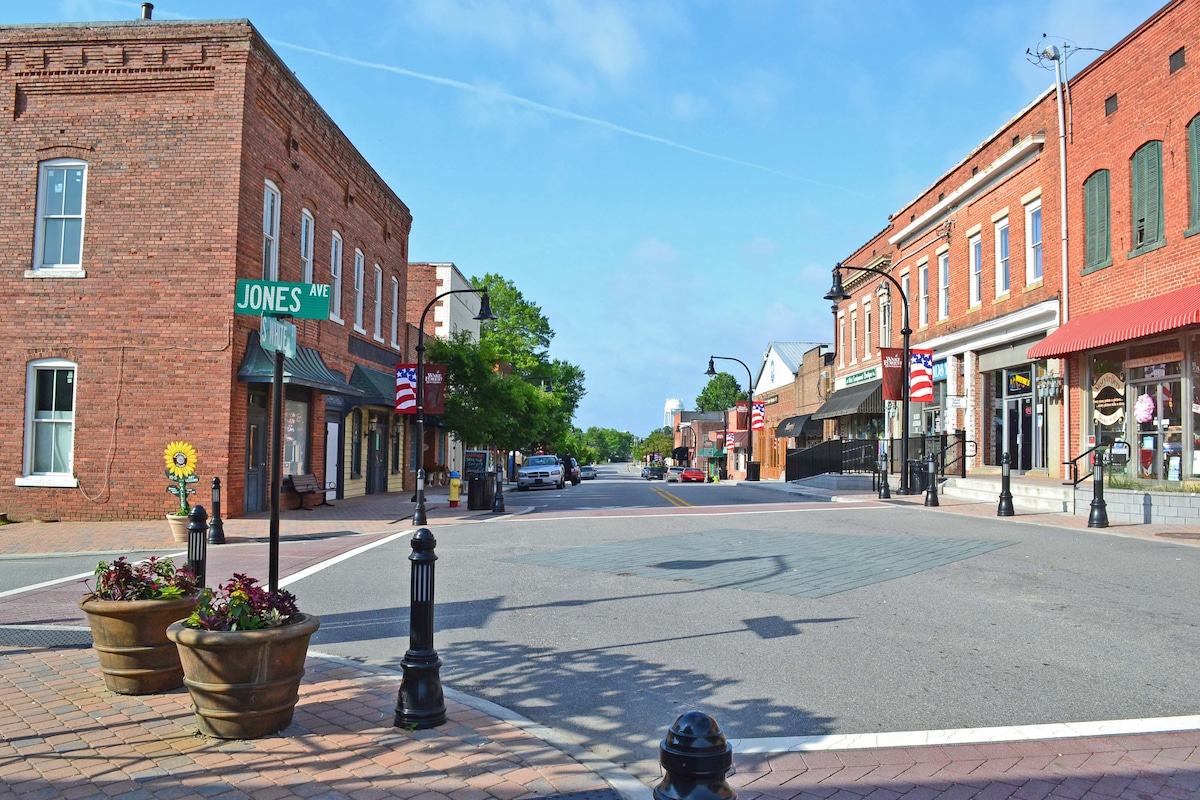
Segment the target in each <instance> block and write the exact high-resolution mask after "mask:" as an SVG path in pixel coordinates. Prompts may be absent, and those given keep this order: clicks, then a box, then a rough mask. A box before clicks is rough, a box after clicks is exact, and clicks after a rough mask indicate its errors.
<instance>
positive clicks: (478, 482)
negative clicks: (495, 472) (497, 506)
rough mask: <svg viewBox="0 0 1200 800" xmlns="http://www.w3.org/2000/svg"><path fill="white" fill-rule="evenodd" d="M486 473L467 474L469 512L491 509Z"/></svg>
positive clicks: (488, 481)
mask: <svg viewBox="0 0 1200 800" xmlns="http://www.w3.org/2000/svg"><path fill="white" fill-rule="evenodd" d="M490 477H491V476H489V475H488V474H487V473H486V472H468V473H467V508H469V509H470V510H471V511H486V510H488V509H490V508H491V507H492V500H491V493H490V492H489V491H488V489H490V488H491V485H492V484H491V481H490V480H488V479H489V478H490Z"/></svg>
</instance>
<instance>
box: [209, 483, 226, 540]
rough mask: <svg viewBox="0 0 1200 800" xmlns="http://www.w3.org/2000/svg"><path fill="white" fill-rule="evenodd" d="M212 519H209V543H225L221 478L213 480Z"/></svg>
mask: <svg viewBox="0 0 1200 800" xmlns="http://www.w3.org/2000/svg"><path fill="white" fill-rule="evenodd" d="M212 501H213V504H212V510H213V513H212V519H210V520H209V521H208V543H209V544H225V523H224V522H222V521H221V479H220V478H213V482H212Z"/></svg>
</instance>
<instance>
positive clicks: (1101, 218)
mask: <svg viewBox="0 0 1200 800" xmlns="http://www.w3.org/2000/svg"><path fill="white" fill-rule="evenodd" d="M1108 181H1109V177H1108V170H1106V169H1102V170H1099V171H1097V172H1096V173H1094V174H1093V175H1092V177H1090V178H1088V179H1087V183H1085V184H1084V216H1085V234H1086V240H1085V247H1086V253H1085V258H1084V266H1085V267H1096V266H1103V265H1107V264H1109V263H1111V253H1112V249H1111V240H1110V235H1109V206H1108V198H1109V193H1108V191H1109V183H1108Z"/></svg>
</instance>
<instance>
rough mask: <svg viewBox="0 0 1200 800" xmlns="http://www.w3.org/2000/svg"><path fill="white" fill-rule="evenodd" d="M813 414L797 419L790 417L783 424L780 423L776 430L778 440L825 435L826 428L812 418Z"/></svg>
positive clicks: (796, 417) (797, 417)
mask: <svg viewBox="0 0 1200 800" xmlns="http://www.w3.org/2000/svg"><path fill="white" fill-rule="evenodd" d="M812 416H813V415H812V414H800V415H799V416H795V417H788V418H787V419H785V420H784V421H783V422H781V423H779V427H777V428H776V429H775V438H776V439H786V438H789V437H791V436H820V435H821V434H822V433H824V432H825V431H824V426H823V425H821V423H820V422H819V421H817V420H814V419H813V418H812Z"/></svg>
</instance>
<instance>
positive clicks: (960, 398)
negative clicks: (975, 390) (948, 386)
mask: <svg viewBox="0 0 1200 800" xmlns="http://www.w3.org/2000/svg"><path fill="white" fill-rule="evenodd" d="M966 407H967V397H966V395H962V394H948V395H946V408H966Z"/></svg>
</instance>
